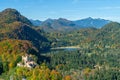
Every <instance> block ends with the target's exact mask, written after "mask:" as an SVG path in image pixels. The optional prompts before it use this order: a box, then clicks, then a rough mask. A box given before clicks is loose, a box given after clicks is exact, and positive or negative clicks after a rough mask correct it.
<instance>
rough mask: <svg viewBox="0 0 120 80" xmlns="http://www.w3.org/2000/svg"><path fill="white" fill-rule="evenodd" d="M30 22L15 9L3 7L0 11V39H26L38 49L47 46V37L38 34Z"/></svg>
mask: <svg viewBox="0 0 120 80" xmlns="http://www.w3.org/2000/svg"><path fill="white" fill-rule="evenodd" d="M31 27H32V24H31V22H30V21H29V20H28V19H27V18H26V17H24V16H22V15H21V14H20V13H19V12H18V11H17V10H15V9H10V8H8V9H5V10H4V11H2V12H0V39H1V40H2V39H6V38H10V39H19V40H28V41H31V43H32V44H33V45H34V46H35V47H36V48H37V49H38V50H43V49H46V48H49V45H50V43H49V41H48V40H47V38H45V37H44V36H42V35H41V34H39V33H38V32H37V31H36V30H34V29H33V28H31Z"/></svg>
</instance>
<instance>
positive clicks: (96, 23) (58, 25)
mask: <svg viewBox="0 0 120 80" xmlns="http://www.w3.org/2000/svg"><path fill="white" fill-rule="evenodd" d="M31 22H32V23H33V25H34V26H40V27H41V28H42V29H43V30H44V31H46V32H51V31H73V30H76V29H81V28H88V27H95V28H101V27H103V26H104V25H106V24H108V23H110V22H111V21H109V20H105V19H100V18H97V19H93V18H91V17H89V18H85V19H81V20H76V21H70V20H67V19H64V18H59V19H47V20H45V21H42V22H41V21H38V20H31Z"/></svg>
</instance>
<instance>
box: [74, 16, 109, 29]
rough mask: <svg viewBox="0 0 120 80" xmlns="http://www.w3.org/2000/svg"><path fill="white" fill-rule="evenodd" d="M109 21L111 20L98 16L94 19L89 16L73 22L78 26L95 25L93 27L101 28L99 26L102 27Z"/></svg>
mask: <svg viewBox="0 0 120 80" xmlns="http://www.w3.org/2000/svg"><path fill="white" fill-rule="evenodd" d="M110 22H111V21H109V20H105V19H100V18H97V19H94V18H91V17H88V18H85V19H81V20H76V21H74V23H75V24H76V25H78V26H82V27H95V28H101V27H103V26H104V25H106V24H108V23H110Z"/></svg>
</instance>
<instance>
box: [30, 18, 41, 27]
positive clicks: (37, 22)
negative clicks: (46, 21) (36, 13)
mask: <svg viewBox="0 0 120 80" xmlns="http://www.w3.org/2000/svg"><path fill="white" fill-rule="evenodd" d="M30 21H31V23H32V24H33V25H34V26H40V25H41V23H42V21H40V20H33V19H30Z"/></svg>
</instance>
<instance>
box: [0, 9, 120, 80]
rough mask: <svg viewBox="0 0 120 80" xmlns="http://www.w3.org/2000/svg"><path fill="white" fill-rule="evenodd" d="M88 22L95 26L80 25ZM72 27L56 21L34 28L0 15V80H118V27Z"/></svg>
mask: <svg viewBox="0 0 120 80" xmlns="http://www.w3.org/2000/svg"><path fill="white" fill-rule="evenodd" d="M101 20H102V22H101ZM83 21H84V26H82V27H80V26H81V25H83V24H81V22H83ZM91 21H92V22H93V23H96V24H98V23H99V26H96V25H90V26H88V25H85V24H89V23H91ZM99 21H100V22H99ZM39 22H40V23H39ZM76 23H77V24H78V23H79V24H81V25H80V26H78V25H76V24H75V23H74V21H69V20H67V19H63V18H59V19H55V20H51V19H49V20H46V21H43V22H42V23H41V21H37V24H38V25H37V26H35V25H34V24H33V22H31V21H30V20H29V19H27V18H26V17H24V16H23V15H22V14H20V12H18V11H17V10H15V9H11V8H8V9H5V10H3V11H2V12H0V79H3V80H119V79H120V23H118V22H113V21H109V20H103V19H92V18H86V19H82V20H80V21H77V22H76ZM100 23H101V24H100ZM103 23H105V24H103ZM39 25H40V26H39ZM100 25H102V26H100ZM95 26H96V27H95ZM18 64H19V66H17V65H18ZM32 64H35V66H33V67H30V66H32ZM28 66H29V67H30V68H29V67H28Z"/></svg>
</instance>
